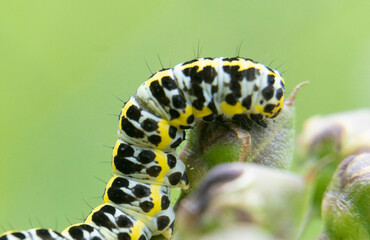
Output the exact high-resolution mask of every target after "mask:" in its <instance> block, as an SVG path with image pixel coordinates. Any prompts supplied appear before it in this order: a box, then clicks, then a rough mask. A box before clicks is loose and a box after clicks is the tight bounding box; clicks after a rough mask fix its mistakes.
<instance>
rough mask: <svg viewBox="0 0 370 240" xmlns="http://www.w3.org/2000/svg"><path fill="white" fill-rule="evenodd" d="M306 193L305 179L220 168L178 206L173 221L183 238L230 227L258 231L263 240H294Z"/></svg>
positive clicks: (252, 167) (237, 166)
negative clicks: (261, 234) (262, 235)
mask: <svg viewBox="0 0 370 240" xmlns="http://www.w3.org/2000/svg"><path fill="white" fill-rule="evenodd" d="M308 192H309V191H308V189H307V187H306V184H305V180H304V179H303V178H302V177H300V176H298V175H295V174H293V173H291V172H288V171H282V170H278V169H273V168H270V167H266V166H261V165H256V164H253V163H232V164H222V165H220V166H218V167H216V168H215V169H213V170H212V171H211V172H210V173H209V175H208V176H207V177H206V178H205V179H204V181H202V184H201V185H200V186H199V187H198V188H197V190H196V191H195V192H194V193H192V194H191V195H190V196H189V197H188V198H186V199H184V200H183V201H182V202H181V205H180V207H179V211H178V218H177V219H178V226H179V229H180V233H181V236H182V239H203V238H200V237H204V236H209V234H210V235H213V234H215V231H216V232H220V231H221V232H223V231H225V232H229V231H231V229H234V226H244V227H250V229H255V228H258V229H260V230H261V231H262V232H265V233H266V234H265V235H266V237H267V236H270V237H271V236H273V237H274V238H277V239H297V238H298V235H299V229H300V227H301V224H302V222H303V219H304V212H305V211H306V210H307V207H308V202H309V201H308V195H309V194H308ZM277 220H278V221H277ZM240 229H242V228H240ZM240 229H239V230H240ZM234 230H235V229H234ZM239 230H235V231H236V232H235V233H234V234H236V233H238V231H239ZM240 234H242V231H241V232H240ZM246 234H247V233H243V234H242V235H239V236H246ZM247 235H248V234H247ZM206 239H207V238H206ZM253 239H271V238H253Z"/></svg>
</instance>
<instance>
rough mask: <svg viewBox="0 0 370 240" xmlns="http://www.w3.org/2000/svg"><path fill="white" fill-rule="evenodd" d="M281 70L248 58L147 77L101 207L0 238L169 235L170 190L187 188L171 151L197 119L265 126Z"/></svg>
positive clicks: (125, 119)
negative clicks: (63, 224)
mask: <svg viewBox="0 0 370 240" xmlns="http://www.w3.org/2000/svg"><path fill="white" fill-rule="evenodd" d="M284 86H285V83H284V80H283V78H282V77H281V75H280V73H279V72H278V71H276V70H272V69H270V68H268V67H266V66H265V65H263V64H260V63H257V62H255V61H253V60H250V59H245V58H240V57H234V58H222V57H221V58H214V59H213V58H198V59H194V60H191V61H188V62H185V63H181V64H178V65H176V66H175V67H174V68H171V69H163V70H161V71H158V72H156V73H155V74H153V75H152V76H151V77H150V78H149V79H148V80H147V81H146V82H144V83H143V84H142V85H140V87H139V88H138V90H137V92H136V93H135V95H134V96H132V97H131V98H130V99H129V100H128V101H127V102H126V103H125V104H124V106H123V108H122V110H121V113H120V117H119V130H118V135H119V139H118V141H117V143H116V145H115V147H114V150H113V159H112V167H113V171H114V173H115V175H114V177H113V178H112V179H111V180H110V181H109V182H108V184H107V186H106V189H105V194H104V197H103V200H104V203H103V204H102V205H100V206H98V207H96V208H95V209H94V210H93V211H92V212H91V213H90V215H89V216H88V217H87V218H86V220H85V222H84V223H80V224H75V225H72V226H70V227H68V228H67V229H65V230H64V231H63V232H62V233H61V234H60V233H58V232H55V231H53V230H50V229H31V230H27V231H20V232H14V231H10V232H6V233H4V234H3V235H1V237H0V240H58V239H60V240H67V239H68V240H72V239H76V240H100V239H101V240H104V239H119V240H145V239H150V238H151V237H152V236H153V235H159V234H162V235H163V236H165V237H166V238H171V237H172V235H173V226H174V220H175V213H174V210H173V208H172V207H171V204H170V191H171V188H172V187H180V188H182V189H187V188H188V178H187V174H186V168H185V165H184V163H183V162H182V161H181V160H180V159H178V158H177V157H176V152H175V150H176V149H175V148H176V147H177V146H178V145H179V144H180V143H181V142H182V141H183V140H184V137H185V132H184V129H188V128H191V127H193V126H194V125H195V123H196V121H195V120H203V121H206V122H212V121H214V120H215V119H216V118H217V117H218V116H221V115H224V116H226V117H227V118H230V119H233V120H239V121H245V120H246V121H249V122H255V123H257V124H259V125H261V126H266V123H265V121H264V119H266V118H275V117H276V116H277V115H278V114H279V113H280V112H281V110H282V107H283V102H284Z"/></svg>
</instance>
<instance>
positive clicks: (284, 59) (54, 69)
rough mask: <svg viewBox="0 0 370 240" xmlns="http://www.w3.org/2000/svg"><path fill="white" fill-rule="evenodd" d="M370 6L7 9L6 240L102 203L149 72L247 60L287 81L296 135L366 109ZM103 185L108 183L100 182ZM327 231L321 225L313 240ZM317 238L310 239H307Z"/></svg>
mask: <svg viewBox="0 0 370 240" xmlns="http://www.w3.org/2000/svg"><path fill="white" fill-rule="evenodd" d="M369 10H370V2H369V1H366V0H358V1H342V0H339V1H334V0H332V1H321V0H313V1H293V0H289V1H247V0H243V1H242V0H239V1H218V0H202V1H196V0H191V1H180V0H171V1H159V0H157V1H123V0H112V1H96V0H66V1H46V0H43V1H41V0H40V1H39V0H34V1H13V0H2V1H1V2H0V108H1V113H0V227H1V228H0V232H2V231H3V230H5V229H27V228H30V227H31V225H32V226H34V227H35V226H41V227H51V228H57V229H58V230H62V229H64V228H65V227H66V226H67V225H69V223H68V221H70V222H72V223H77V222H80V221H82V220H83V218H84V217H85V216H86V215H87V214H88V213H89V212H90V207H89V205H90V206H94V207H95V206H97V205H98V204H99V203H101V196H102V194H103V190H104V187H105V184H104V183H103V182H102V181H101V180H103V181H108V179H109V178H110V177H111V176H112V170H111V167H110V160H111V159H110V158H111V149H110V148H108V147H106V146H113V145H114V143H115V140H116V138H117V136H116V129H117V115H118V113H119V111H120V107H121V106H122V102H120V100H118V98H120V99H122V100H123V101H125V100H127V99H128V98H129V97H130V96H131V95H132V94H133V93H134V92H135V90H136V88H137V87H138V86H139V84H140V83H142V82H144V81H145V80H146V79H147V78H148V77H149V76H150V75H151V74H150V70H149V69H148V67H147V65H146V62H147V63H148V65H149V67H150V69H151V70H152V71H156V70H159V69H160V68H161V64H160V62H159V60H158V56H159V57H160V59H161V61H162V62H163V65H164V67H173V66H174V65H176V64H177V63H180V62H183V61H187V60H190V59H192V58H194V57H195V56H196V53H197V51H198V50H197V49H198V45H199V49H200V56H207V57H218V56H235V55H236V49H237V46H238V45H239V44H240V43H241V51H240V56H244V57H248V58H252V59H254V60H257V61H260V62H262V63H264V64H266V65H269V66H270V67H272V68H277V69H278V70H279V71H280V72H282V73H283V76H284V77H285V79H286V83H287V92H288V94H289V93H290V92H291V90H292V89H293V88H294V86H295V85H296V84H297V83H299V82H302V81H310V82H311V84H310V85H308V86H305V87H304V88H303V89H301V91H300V92H299V94H298V97H297V130H298V131H299V130H300V129H301V125H302V123H303V121H304V120H305V119H306V118H308V117H309V116H312V115H315V114H327V113H333V112H338V111H343V110H348V109H356V108H361V107H369V105H370V104H369V102H370V92H369V89H370V79H369V75H370V68H369V63H370V30H369V26H370V17H369ZM99 179H100V180H99ZM318 232H320V227H319V224H318V225H317V227H316V228H313V229H312V237H311V239H312V238H313V237H314V236H317V234H318ZM308 239H310V238H308Z"/></svg>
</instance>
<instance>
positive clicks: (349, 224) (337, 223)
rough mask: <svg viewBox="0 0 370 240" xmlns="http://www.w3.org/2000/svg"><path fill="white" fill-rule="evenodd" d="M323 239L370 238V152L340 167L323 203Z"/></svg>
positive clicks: (345, 161) (344, 161)
mask: <svg viewBox="0 0 370 240" xmlns="http://www.w3.org/2000/svg"><path fill="white" fill-rule="evenodd" d="M322 219H323V221H324V231H323V233H322V235H321V236H320V237H319V239H327V240H329V239H333V240H334V239H349V240H351V239H353V240H355V239H370V153H363V154H359V155H352V156H350V157H348V158H346V159H345V160H343V161H342V162H341V164H340V165H339V166H338V168H337V170H336V172H335V174H334V176H333V178H332V180H331V182H330V185H329V187H328V190H327V192H326V193H325V196H324V200H323V202H322Z"/></svg>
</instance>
